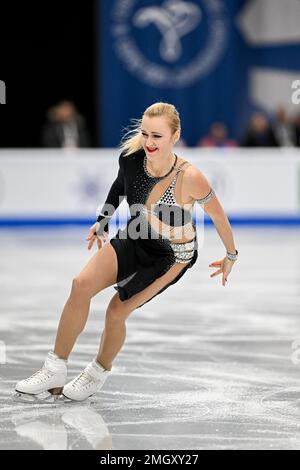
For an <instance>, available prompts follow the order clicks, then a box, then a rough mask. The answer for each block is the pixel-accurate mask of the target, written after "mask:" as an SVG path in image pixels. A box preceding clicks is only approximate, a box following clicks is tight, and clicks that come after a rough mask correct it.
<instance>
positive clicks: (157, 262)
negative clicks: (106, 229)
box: [110, 227, 198, 308]
mask: <svg viewBox="0 0 300 470" xmlns="http://www.w3.org/2000/svg"><path fill="white" fill-rule="evenodd" d="M110 243H111V245H112V246H113V248H114V250H115V251H116V254H117V260H118V274H117V285H116V286H114V289H116V290H117V291H118V293H119V297H120V300H121V301H124V300H127V299H130V297H132V296H133V295H135V294H137V293H138V292H141V291H142V290H144V289H145V288H146V287H148V286H149V285H150V284H152V283H153V282H154V281H155V280H156V279H157V278H159V277H161V276H162V275H163V274H165V273H166V272H167V271H168V270H169V269H170V268H171V267H172V266H173V264H174V263H175V262H176V261H175V256H174V252H173V250H172V248H171V247H170V244H169V243H166V242H165V243H160V242H159V241H158V240H151V239H150V240H149V239H147V240H146V239H140V238H137V239H136V240H133V239H131V238H130V237H129V236H128V232H127V227H126V228H125V229H123V230H119V231H118V232H117V234H116V235H115V236H114V237H112V238H111V239H110ZM197 258H198V253H197V249H195V251H194V254H193V258H192V259H191V261H190V262H189V263H187V264H186V266H185V268H183V269H182V271H180V273H179V274H178V275H177V276H176V277H175V278H174V279H173V280H172V281H171V282H169V283H168V284H166V285H165V286H164V287H163V288H162V289H161V290H160V291H159V292H157V293H156V294H155V295H154V296H153V297H151V298H150V299H148V300H147V301H146V302H144V303H143V304H142V305H145V303H147V302H149V301H150V300H152V299H153V298H154V297H156V295H158V294H160V293H161V292H163V291H164V290H165V289H167V288H168V287H169V286H171V285H172V284H175V283H176V282H177V281H178V280H179V279H180V278H181V277H182V276H183V274H184V273H185V272H186V271H187V269H188V268H191V267H192V266H193V265H194V264H195V262H196V260H197ZM142 305H139V307H137V308H140V307H142Z"/></svg>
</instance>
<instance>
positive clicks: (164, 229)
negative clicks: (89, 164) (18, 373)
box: [15, 103, 238, 401]
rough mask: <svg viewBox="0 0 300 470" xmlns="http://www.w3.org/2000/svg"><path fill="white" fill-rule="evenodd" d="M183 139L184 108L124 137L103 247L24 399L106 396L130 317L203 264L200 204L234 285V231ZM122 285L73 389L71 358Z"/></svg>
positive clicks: (96, 237)
mask: <svg viewBox="0 0 300 470" xmlns="http://www.w3.org/2000/svg"><path fill="white" fill-rule="evenodd" d="M179 138H180V117H179V114H178V112H177V110H176V108H175V107H174V106H173V105H171V104H168V103H154V104H153V105H151V106H150V107H149V108H147V109H146V110H145V112H144V114H143V117H142V119H138V120H136V125H135V126H134V129H133V130H131V131H129V132H128V133H126V135H125V136H124V138H123V139H122V141H121V150H122V152H121V154H120V156H119V170H118V175H117V178H116V180H115V181H114V182H113V184H112V186H111V188H110V191H109V193H108V196H107V199H106V201H105V204H104V206H103V208H102V210H101V212H100V214H99V217H98V218H97V221H96V223H95V224H94V225H93V226H92V227H91V228H90V232H89V235H88V237H87V240H88V249H91V247H92V246H93V243H94V242H95V241H97V244H98V248H99V250H98V252H97V253H96V254H95V255H94V256H93V257H92V258H91V259H90V261H89V262H88V263H87V265H86V266H85V267H84V268H83V270H82V271H81V272H80V273H79V274H78V275H77V276H76V277H75V278H74V279H73V282H72V287H71V293H70V296H69V298H68V300H67V302H66V304H65V306H64V309H63V312H62V315H61V319H60V322H59V326H58V331H57V336H56V341H55V346H54V350H53V351H50V352H49V353H48V356H47V358H46V360H45V363H44V366H43V367H42V368H41V369H40V370H38V371H37V372H36V373H35V374H33V375H32V376H31V377H29V378H28V379H25V380H22V381H20V382H18V383H17V384H16V387H15V388H16V391H17V392H18V394H29V395H33V396H39V395H40V394H42V396H45V392H50V393H51V394H52V395H60V394H63V395H64V396H65V397H67V398H69V399H71V400H76V401H81V400H85V399H86V398H88V397H89V396H91V395H93V394H94V393H95V392H96V391H98V390H100V388H101V387H102V385H103V384H104V382H105V380H106V378H107V377H108V375H109V374H110V373H111V368H112V363H113V360H114V358H115V357H116V355H117V354H118V352H119V351H120V349H121V347H122V345H123V343H124V341H125V336H126V320H127V318H128V317H129V315H130V314H131V313H132V312H133V311H134V310H135V309H137V308H140V307H141V306H142V305H144V304H145V303H147V302H149V300H151V299H153V297H155V296H156V295H158V294H160V293H161V292H162V291H164V290H165V289H166V288H167V287H169V286H170V285H172V284H174V283H176V282H177V281H178V280H179V279H180V278H181V276H183V274H184V273H185V272H186V270H187V269H188V268H190V267H192V266H193V264H194V263H195V262H196V259H197V256H198V254H197V233H196V228H195V224H194V223H193V219H192V212H193V206H194V203H195V201H197V202H198V203H199V204H201V205H202V206H203V207H204V209H205V212H206V213H207V214H208V215H209V216H210V217H211V219H212V220H213V222H214V224H215V227H216V229H217V231H218V233H219V235H220V237H221V239H222V241H223V243H224V246H225V248H226V255H225V257H224V258H223V259H222V260H220V261H215V262H213V263H211V264H210V265H209V266H210V267H212V268H215V269H217V270H216V271H215V272H214V273H213V274H211V277H214V276H217V275H219V274H222V285H223V286H225V285H226V282H227V279H228V275H229V273H230V271H231V269H232V266H233V264H234V262H235V261H236V259H237V256H238V252H237V250H236V248H235V244H234V240H233V235H232V231H231V227H230V224H229V221H228V218H227V216H226V215H225V213H224V211H223V208H222V206H221V205H220V203H219V201H218V198H217V196H216V194H215V192H214V190H213V189H212V188H211V187H210V184H209V182H208V180H207V179H206V177H205V176H204V174H203V173H202V172H201V171H199V170H198V168H196V167H194V166H193V165H192V164H191V163H189V162H188V161H187V160H184V159H183V158H180V157H178V156H177V155H176V154H175V153H174V152H173V146H174V144H176V142H177V141H178V140H179ZM124 196H126V198H127V202H128V204H129V208H130V215H131V217H130V219H129V221H128V222H127V225H126V228H125V229H123V230H119V231H118V232H117V234H116V235H115V236H114V237H112V238H111V239H110V240H109V238H108V229H109V227H108V223H109V220H110V218H111V217H112V215H113V213H114V211H115V210H116V209H117V207H118V206H119V204H120V202H121V200H122V198H124ZM114 284H116V286H114V288H115V289H116V290H117V292H116V293H115V294H114V295H113V297H112V299H111V301H110V302H109V305H108V307H107V311H106V317H105V327H104V330H103V332H102V337H101V343H100V347H99V351H98V354H97V356H96V357H95V359H94V360H93V361H92V362H91V363H90V364H88V365H87V367H86V368H85V369H84V370H83V371H82V372H81V373H80V374H79V375H78V376H77V377H75V379H73V380H72V381H71V382H69V383H67V384H66V381H67V360H68V357H69V355H70V353H71V351H72V348H73V346H74V344H75V341H76V339H77V337H78V335H79V334H80V333H81V332H82V331H83V329H84V326H85V324H86V321H87V317H88V313H89V307H90V302H91V299H92V298H93V297H94V296H95V295H96V294H98V293H99V292H101V291H102V290H103V289H105V288H107V287H109V286H112V285H114ZM40 396H41V395H40ZM49 396H50V395H49V393H48V397H49Z"/></svg>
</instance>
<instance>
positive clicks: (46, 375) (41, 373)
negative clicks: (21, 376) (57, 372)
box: [24, 367, 54, 385]
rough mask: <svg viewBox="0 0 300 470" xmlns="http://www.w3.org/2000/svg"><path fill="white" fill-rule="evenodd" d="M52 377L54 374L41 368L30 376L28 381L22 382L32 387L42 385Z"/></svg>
mask: <svg viewBox="0 0 300 470" xmlns="http://www.w3.org/2000/svg"><path fill="white" fill-rule="evenodd" d="M53 376H54V372H51V371H50V370H49V369H46V367H42V368H41V369H40V370H38V371H37V372H35V373H34V374H32V375H31V376H30V377H28V379H25V380H24V382H26V383H31V384H32V385H37V384H42V383H44V382H46V381H48V380H49V379H51V378H52V377H53Z"/></svg>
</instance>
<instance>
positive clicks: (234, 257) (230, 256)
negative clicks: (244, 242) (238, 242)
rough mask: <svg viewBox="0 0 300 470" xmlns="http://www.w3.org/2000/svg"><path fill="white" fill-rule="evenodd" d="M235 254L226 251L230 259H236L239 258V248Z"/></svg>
mask: <svg viewBox="0 0 300 470" xmlns="http://www.w3.org/2000/svg"><path fill="white" fill-rule="evenodd" d="M235 252H236V253H235V254H232V253H229V252H228V251H227V252H226V256H227V258H228V259H230V261H236V260H237V259H238V254H239V252H238V250H235Z"/></svg>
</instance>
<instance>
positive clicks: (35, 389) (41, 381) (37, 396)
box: [13, 351, 67, 401]
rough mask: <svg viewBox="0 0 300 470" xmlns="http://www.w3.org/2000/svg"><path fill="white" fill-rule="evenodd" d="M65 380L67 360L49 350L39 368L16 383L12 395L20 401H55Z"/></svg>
mask: <svg viewBox="0 0 300 470" xmlns="http://www.w3.org/2000/svg"><path fill="white" fill-rule="evenodd" d="M66 381H67V361H66V360H64V359H60V358H59V357H58V356H57V355H56V354H54V352H52V351H50V352H49V353H48V355H47V358H46V360H45V363H44V365H43V367H42V368H41V369H40V370H38V371H37V372H35V373H34V374H33V375H31V376H30V377H29V378H28V379H25V380H21V381H20V382H18V383H17V384H16V386H15V393H14V395H13V397H14V398H15V399H18V400H21V401H23V400H24V401H35V400H42V401H45V400H46V401H55V399H57V397H59V396H60V395H61V393H62V389H63V386H64V385H65V383H66Z"/></svg>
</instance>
